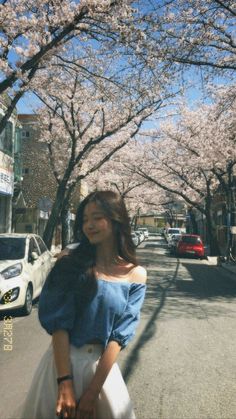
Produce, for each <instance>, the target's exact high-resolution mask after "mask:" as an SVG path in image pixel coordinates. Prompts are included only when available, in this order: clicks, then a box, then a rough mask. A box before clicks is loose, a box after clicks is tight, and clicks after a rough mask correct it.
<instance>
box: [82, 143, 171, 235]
mask: <svg viewBox="0 0 236 419" xmlns="http://www.w3.org/2000/svg"><path fill="white" fill-rule="evenodd" d="M141 153H142V147H141V146H140V142H139V140H137V139H133V140H132V141H130V142H129V143H128V144H127V145H125V146H124V147H122V148H121V149H120V150H119V151H117V153H115V154H114V155H113V156H112V158H111V159H110V160H109V161H107V162H106V163H105V164H104V165H103V166H101V167H100V168H99V169H98V170H97V171H96V172H94V173H92V174H91V175H90V176H88V179H87V183H88V186H89V188H90V189H113V190H114V191H116V192H118V193H119V194H120V195H121V196H122V197H123V198H124V200H125V202H126V206H127V209H128V212H129V215H130V219H131V223H132V225H133V226H134V228H135V227H136V224H137V219H138V216H139V214H140V213H146V212H148V211H158V212H165V211H166V209H167V207H168V206H169V205H170V204H173V203H174V202H176V197H174V196H171V194H167V193H166V192H165V191H164V190H163V189H161V188H159V187H153V184H151V183H150V182H149V181H148V180H146V179H143V178H141V177H140V176H139V175H138V174H137V173H136V172H135V171H133V170H132V169H131V168H130V165H132V163H133V162H134V161H135V160H137V161H139V160H140V159H142V154H141Z"/></svg>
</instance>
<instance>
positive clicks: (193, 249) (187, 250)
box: [176, 234, 205, 259]
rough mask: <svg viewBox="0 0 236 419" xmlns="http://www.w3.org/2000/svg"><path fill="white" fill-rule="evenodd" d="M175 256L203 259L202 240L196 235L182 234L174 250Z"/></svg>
mask: <svg viewBox="0 0 236 419" xmlns="http://www.w3.org/2000/svg"><path fill="white" fill-rule="evenodd" d="M176 255H177V256H195V257H198V258H201V259H202V258H204V257H205V250H204V245H203V242H202V239H201V237H200V236H198V235H196V234H182V236H181V238H180V240H179V242H178V244H177V248H176Z"/></svg>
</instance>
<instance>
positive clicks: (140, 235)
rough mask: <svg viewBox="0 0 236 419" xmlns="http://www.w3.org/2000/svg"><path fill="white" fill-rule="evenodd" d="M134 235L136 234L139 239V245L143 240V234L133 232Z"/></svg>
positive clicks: (137, 231) (136, 231)
mask: <svg viewBox="0 0 236 419" xmlns="http://www.w3.org/2000/svg"><path fill="white" fill-rule="evenodd" d="M135 234H137V235H138V237H139V243H141V242H142V241H143V240H144V239H145V237H144V234H143V232H142V231H139V230H135Z"/></svg>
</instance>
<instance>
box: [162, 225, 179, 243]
mask: <svg viewBox="0 0 236 419" xmlns="http://www.w3.org/2000/svg"><path fill="white" fill-rule="evenodd" d="M181 233H182V231H181V228H177V227H173V228H172V227H171V228H168V229H167V230H166V233H165V238H166V241H167V243H168V242H169V240H170V239H171V236H172V234H181Z"/></svg>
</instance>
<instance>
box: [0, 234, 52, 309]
mask: <svg viewBox="0 0 236 419" xmlns="http://www.w3.org/2000/svg"><path fill="white" fill-rule="evenodd" d="M54 262H55V259H53V257H52V254H51V253H50V252H49V250H48V249H47V247H46V245H45V243H44V242H43V240H42V239H41V237H40V236H37V235H36V234H15V233H9V234H7V233H5V234H0V312H1V311H5V310H15V309H20V311H21V312H22V314H25V315H28V314H30V312H31V310H32V301H33V300H34V299H35V298H36V297H38V296H39V295H40V293H41V290H42V287H43V284H44V282H45V280H46V278H47V275H48V273H49V271H50V270H51V268H52V266H53V263H54Z"/></svg>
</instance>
